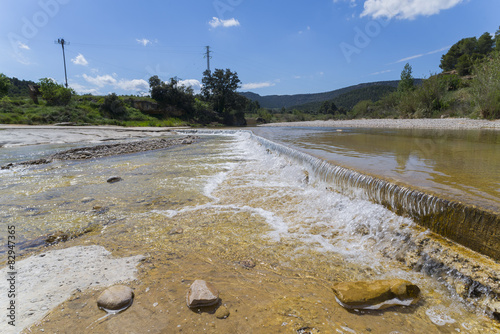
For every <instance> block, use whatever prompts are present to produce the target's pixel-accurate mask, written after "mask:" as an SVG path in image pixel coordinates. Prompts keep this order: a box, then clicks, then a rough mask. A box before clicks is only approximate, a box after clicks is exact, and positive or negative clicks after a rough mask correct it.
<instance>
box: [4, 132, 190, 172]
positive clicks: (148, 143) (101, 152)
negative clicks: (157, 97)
mask: <svg viewBox="0 0 500 334" xmlns="http://www.w3.org/2000/svg"><path fill="white" fill-rule="evenodd" d="M198 138H199V137H196V136H186V137H182V138H173V139H170V138H169V139H166V138H160V139H149V140H141V141H134V142H128V143H118V144H105V145H96V146H87V147H80V148H74V149H71V150H66V151H62V152H58V153H55V154H52V155H50V156H49V157H47V158H41V159H36V160H28V161H22V162H17V163H9V164H6V165H4V166H2V169H10V168H12V167H16V166H29V165H41V164H48V163H51V162H52V161H54V160H86V159H95V158H103V157H109V156H112V155H120V154H131V153H138V152H145V151H153V150H159V149H164V148H168V147H171V146H175V145H189V144H192V143H194V142H195V141H196V139H198Z"/></svg>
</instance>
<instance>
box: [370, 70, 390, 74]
mask: <svg viewBox="0 0 500 334" xmlns="http://www.w3.org/2000/svg"><path fill="white" fill-rule="evenodd" d="M389 72H392V70H385V71H380V72H374V73H371V74H370V75H379V74H384V73H389Z"/></svg>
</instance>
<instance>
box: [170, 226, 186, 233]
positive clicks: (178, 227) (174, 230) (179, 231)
mask: <svg viewBox="0 0 500 334" xmlns="http://www.w3.org/2000/svg"><path fill="white" fill-rule="evenodd" d="M183 232H184V229H183V228H182V227H180V226H177V227H174V228H173V229H171V230H170V231H168V233H167V234H168V235H174V234H182V233H183Z"/></svg>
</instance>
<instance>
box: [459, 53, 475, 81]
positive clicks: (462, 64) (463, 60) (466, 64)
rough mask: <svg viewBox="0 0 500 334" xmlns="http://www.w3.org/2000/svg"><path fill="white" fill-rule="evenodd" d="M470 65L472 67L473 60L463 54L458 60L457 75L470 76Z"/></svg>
mask: <svg viewBox="0 0 500 334" xmlns="http://www.w3.org/2000/svg"><path fill="white" fill-rule="evenodd" d="M472 65H474V59H473V57H472V56H470V55H468V54H463V55H462V56H461V57H460V58H458V62H457V66H456V70H457V73H458V75H461V76H464V75H469V74H471V71H472Z"/></svg>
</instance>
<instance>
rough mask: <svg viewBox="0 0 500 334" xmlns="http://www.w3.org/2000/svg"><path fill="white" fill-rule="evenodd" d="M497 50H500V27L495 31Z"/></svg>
mask: <svg viewBox="0 0 500 334" xmlns="http://www.w3.org/2000/svg"><path fill="white" fill-rule="evenodd" d="M495 50H497V51H500V27H498V30H497V31H496V33H495Z"/></svg>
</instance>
